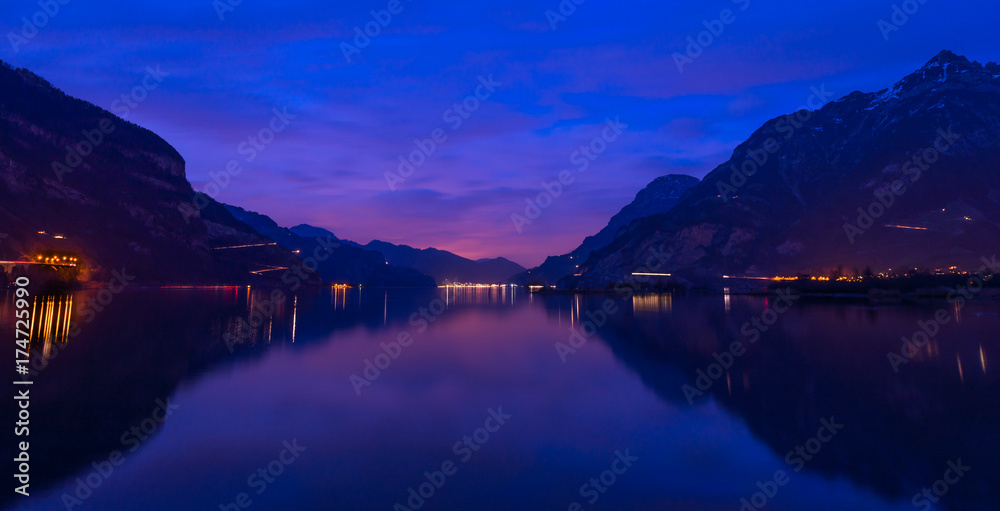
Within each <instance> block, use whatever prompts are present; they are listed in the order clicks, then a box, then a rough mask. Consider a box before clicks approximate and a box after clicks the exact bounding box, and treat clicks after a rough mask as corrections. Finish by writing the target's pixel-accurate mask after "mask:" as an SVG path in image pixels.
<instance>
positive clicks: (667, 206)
mask: <svg viewBox="0 0 1000 511" xmlns="http://www.w3.org/2000/svg"><path fill="white" fill-rule="evenodd" d="M697 184H698V179H697V178H694V177H691V176H686V175H683V174H670V175H667V176H661V177H658V178H656V179H655V180H653V182H651V183H649V184H648V185H646V187H645V188H643V189H642V190H641V191H640V192H639V193H638V194H636V196H635V199H634V200H632V202H630V203H629V204H628V205H626V206H625V207H624V208H622V209H621V211H619V212H618V213H617V214H616V215H615V216H613V217H611V221H609V222H608V225H607V226H606V227H605V228H604V229H601V231H600V232H598V233H597V234H595V235H593V236H588V237H587V238H586V239H584V240H583V243H581V244H580V246H579V247H577V248H576V249H575V250H573V251H572V252H570V253H568V254H563V255H561V256H550V257H549V258H547V259H546V260H545V262H544V263H542V265H541V266H539V267H537V268H532V269H531V270H530V271H526V272H524V273H521V274H519V275H517V276H515V277H514V279H513V280H514V281H515V282H518V283H521V284H527V283H532V282H533V283H544V284H554V283H556V282H557V281H558V280H559V279H560V278H562V277H564V276H566V275H569V274H572V273H576V270H577V268H578V266H577V265H580V264H582V263H583V262H584V261H585V260H586V259H587V257H589V256H590V253H591V252H593V251H595V250H597V249H600V248H603V247H605V246H607V245H608V244H609V243H611V242H612V241H614V239H615V237H617V236H618V235H619V234H620V233H621V232H622V231H623V230H624V229H627V228H628V226H629V225H630V224H631V223H632V222H634V221H636V220H638V219H640V218H645V217H648V216H652V215H657V214H661V213H666V212H668V211H670V210H671V209H673V208H674V206H676V205H677V203H678V202H680V200H681V197H683V196H684V193H685V192H687V191H688V190H689V189H690V188H692V187H693V186H695V185H697Z"/></svg>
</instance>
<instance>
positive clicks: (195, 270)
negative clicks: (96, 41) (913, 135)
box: [0, 62, 296, 285]
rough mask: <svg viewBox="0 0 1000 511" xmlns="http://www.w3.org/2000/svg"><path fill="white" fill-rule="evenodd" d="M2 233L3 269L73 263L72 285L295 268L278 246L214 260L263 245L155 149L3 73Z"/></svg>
mask: <svg viewBox="0 0 1000 511" xmlns="http://www.w3.org/2000/svg"><path fill="white" fill-rule="evenodd" d="M196 199H198V201H199V205H201V206H202V208H201V209H198V208H196V207H195V201H196ZM184 208H187V209H184ZM185 212H186V213H185ZM0 232H2V233H3V234H4V235H5V236H0V238H2V240H0V259H2V260H24V259H36V258H37V256H39V255H49V256H55V255H61V256H62V257H77V258H79V259H80V262H81V265H80V266H79V267H78V268H77V270H79V271H78V272H77V273H76V274H75V275H74V278H75V279H79V280H82V281H90V282H94V283H99V282H104V283H106V282H107V281H108V279H110V278H111V277H112V275H113V272H122V273H125V274H126V275H128V276H131V277H134V279H133V280H131V281H130V282H131V283H132V284H142V285H150V284H153V285H155V284H221V283H230V284H232V283H247V282H250V281H251V280H257V279H262V278H264V277H257V276H253V275H251V273H250V272H251V271H253V270H259V269H262V268H264V267H266V266H287V265H289V264H290V263H292V262H294V261H295V260H296V259H295V257H294V256H293V255H292V254H290V253H289V252H288V251H287V250H284V249H281V248H279V247H274V246H270V247H268V246H261V247H248V248H246V249H243V250H214V249H215V248H218V247H223V246H233V245H260V244H263V243H265V242H267V241H268V240H267V239H265V238H263V237H262V236H260V235H259V234H258V233H256V232H255V231H253V230H252V229H250V228H249V227H247V226H246V225H244V224H242V223H241V222H239V221H237V220H236V219H235V218H233V216H232V215H231V214H229V213H228V212H227V211H226V210H225V208H223V207H222V206H220V205H219V204H218V203H217V202H215V201H213V200H211V199H210V198H208V197H205V196H202V195H198V194H196V193H195V191H194V190H193V189H192V187H191V184H190V183H189V182H188V180H187V178H186V177H185V172H184V159H183V158H182V157H181V155H180V154H178V153H177V151H176V150H175V149H174V148H173V147H171V146H170V144H168V143H167V142H165V141H164V140H163V139H162V138H160V137H158V136H157V135H156V134H154V133H152V132H150V131H148V130H146V129H143V128H141V127H139V126H136V125H135V124H132V123H130V122H127V121H124V120H122V119H120V118H118V117H117V116H115V115H114V114H111V113H110V112H108V111H106V110H103V109H101V108H98V107H96V106H94V105H92V104H90V103H87V102H85V101H82V100H79V99H75V98H72V97H69V96H67V95H66V94H64V93H63V92H62V91H60V90H58V89H56V88H55V87H53V86H52V85H51V84H50V83H49V82H47V81H45V80H44V79H43V78H41V77H39V76H37V75H35V74H33V73H31V72H30V71H27V70H25V69H13V68H11V67H10V66H8V65H7V64H5V63H2V62H0Z"/></svg>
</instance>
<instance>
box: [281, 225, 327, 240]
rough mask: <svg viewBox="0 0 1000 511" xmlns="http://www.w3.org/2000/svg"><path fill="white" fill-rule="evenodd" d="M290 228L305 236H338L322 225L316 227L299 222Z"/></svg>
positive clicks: (293, 231) (295, 232)
mask: <svg viewBox="0 0 1000 511" xmlns="http://www.w3.org/2000/svg"><path fill="white" fill-rule="evenodd" d="M288 230H289V231H292V233H293V234H296V235H298V236H301V237H303V238H325V237H327V236H333V237H334V238H336V236H334V234H333V233H332V232H330V231H328V230H326V229H324V228H322V227H315V226H312V225H309V224H299V225H296V226H295V227H292V228H290V229H288Z"/></svg>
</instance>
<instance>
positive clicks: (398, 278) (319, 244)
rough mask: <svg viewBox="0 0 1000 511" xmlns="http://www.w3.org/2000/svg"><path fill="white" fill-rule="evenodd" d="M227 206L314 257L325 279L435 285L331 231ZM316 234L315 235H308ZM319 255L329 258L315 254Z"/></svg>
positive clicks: (302, 253) (368, 283)
mask: <svg viewBox="0 0 1000 511" xmlns="http://www.w3.org/2000/svg"><path fill="white" fill-rule="evenodd" d="M225 207H226V209H227V210H228V211H229V212H230V213H232V215H233V216H234V217H236V218H237V219H239V220H240V221H241V222H243V223H245V224H247V225H249V226H250V227H252V228H253V229H255V230H256V231H257V232H258V233H260V234H261V235H263V236H266V237H268V238H270V239H272V240H274V241H275V242H277V243H278V244H279V245H281V246H282V247H283V248H285V249H288V250H292V251H297V252H296V253H298V254H299V257H301V258H302V259H309V258H314V260H317V262H318V263H319V264H318V267H317V269H316V273H317V274H318V275H319V276H320V277H322V279H323V281H324V282H335V283H344V284H362V285H365V286H377V287H434V286H435V285H436V283H435V282H434V279H433V278H432V277H429V276H427V275H424V274H422V273H420V272H419V271H417V270H414V269H412V268H405V267H401V266H396V265H393V264H392V263H389V262H386V258H384V257H383V256H382V254H380V253H379V252H377V251H374V250H365V249H363V248H359V247H357V246H355V245H353V244H348V243H344V242H343V241H341V240H340V239H338V238H337V237H336V236H334V235H333V233H332V232H330V231H327V230H325V229H320V228H318V227H312V226H307V225H299V226H296V227H295V230H296V231H298V232H299V233H302V234H304V235H300V234H296V232H293V231H292V230H291V229H287V228H284V227H281V226H279V225H278V224H277V223H275V221H274V220H272V219H271V218H270V217H268V216H266V215H262V214H260V213H255V212H253V211H247V210H245V209H243V208H240V207H237V206H230V205H226V206H225ZM311 234H315V235H316V236H309V235H311ZM315 254H320V255H321V256H323V257H326V259H324V260H319V259H322V258H323V257H316V256H315Z"/></svg>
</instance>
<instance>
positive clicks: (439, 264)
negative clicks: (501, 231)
mask: <svg viewBox="0 0 1000 511" xmlns="http://www.w3.org/2000/svg"><path fill="white" fill-rule="evenodd" d="M365 248H366V249H368V250H375V251H378V252H381V253H382V255H384V256H385V259H386V261H389V262H390V263H391V264H398V265H400V266H408V267H410V268H414V269H416V270H419V271H421V272H423V273H426V274H428V275H430V276H432V277H434V278H435V279H437V281H438V282H440V283H452V282H473V283H478V284H500V283H504V282H507V279H509V278H510V277H512V276H513V275H515V274H518V273H520V272H522V271H524V267H523V266H521V265H519V264H517V263H515V262H513V261H510V260H507V259H504V258H503V257H497V258H495V259H486V260H479V261H473V260H471V259H466V258H464V257H462V256H459V255H456V254H453V253H451V252H448V251H445V250H438V249H436V248H425V249H418V248H413V247H410V246H407V245H393V244H392V243H386V242H384V241H378V240H375V241H372V242H371V243H369V244H367V245H365Z"/></svg>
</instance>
